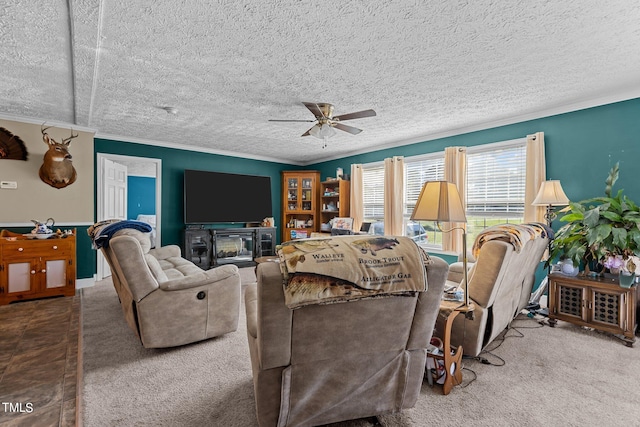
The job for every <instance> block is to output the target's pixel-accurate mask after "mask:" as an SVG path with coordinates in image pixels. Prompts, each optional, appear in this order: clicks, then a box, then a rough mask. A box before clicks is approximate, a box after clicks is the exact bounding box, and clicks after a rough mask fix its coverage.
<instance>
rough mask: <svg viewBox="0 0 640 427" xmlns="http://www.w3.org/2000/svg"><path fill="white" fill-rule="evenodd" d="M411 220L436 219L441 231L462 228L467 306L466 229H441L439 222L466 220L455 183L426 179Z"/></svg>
mask: <svg viewBox="0 0 640 427" xmlns="http://www.w3.org/2000/svg"><path fill="white" fill-rule="evenodd" d="M411 220H415V221H436V224H437V226H438V229H439V230H440V231H441V232H443V233H449V232H451V231H453V230H462V269H463V275H464V279H463V289H464V305H465V307H466V308H468V307H469V281H468V280H467V230H465V228H464V227H453V228H450V229H449V230H443V229H442V227H441V226H440V222H467V217H466V215H465V212H464V208H463V207H462V200H461V199H460V194H459V193H458V188H457V187H456V185H455V184H453V183H450V182H447V181H427V182H425V183H424V186H423V187H422V190H421V191H420V196H419V197H418V201H417V202H416V206H415V207H414V208H413V213H412V214H411Z"/></svg>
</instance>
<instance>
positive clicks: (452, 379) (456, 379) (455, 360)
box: [427, 300, 474, 395]
mask: <svg viewBox="0 0 640 427" xmlns="http://www.w3.org/2000/svg"><path fill="white" fill-rule="evenodd" d="M473 309H474V306H473V304H469V306H465V305H463V303H462V302H460V301H445V300H443V301H442V302H441V303H440V313H439V314H438V316H440V317H442V318H443V319H445V322H446V323H445V326H444V337H442V352H443V354H442V355H439V354H434V353H427V356H429V357H431V358H433V361H434V363H435V365H436V366H437V365H438V363H439V361H442V362H443V363H444V383H443V384H442V392H443V394H445V395H446V394H449V393H450V392H451V389H452V388H453V386H454V385H458V384H461V383H462V353H463V352H462V346H458V348H455V349H454V348H451V325H452V324H453V321H454V320H455V318H456V317H457V316H458V314H460V313H464V314H465V315H468V314H469V313H472V312H473ZM429 375H431V374H430V373H429Z"/></svg>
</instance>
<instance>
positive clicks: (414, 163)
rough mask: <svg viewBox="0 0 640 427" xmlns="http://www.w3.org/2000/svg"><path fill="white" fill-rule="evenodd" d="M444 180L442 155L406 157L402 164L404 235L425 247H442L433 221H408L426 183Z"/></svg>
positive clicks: (439, 235)
mask: <svg viewBox="0 0 640 427" xmlns="http://www.w3.org/2000/svg"><path fill="white" fill-rule="evenodd" d="M443 179H444V153H442V152H439V153H433V154H430V155H426V156H415V157H406V158H405V162H404V183H405V193H404V210H403V214H404V215H403V216H404V223H405V229H406V235H407V236H409V237H411V238H413V239H414V240H416V242H418V244H420V245H422V246H425V247H438V248H441V247H442V235H441V233H440V230H438V227H437V225H436V223H435V221H432V222H427V221H420V223H414V222H412V221H410V220H409V218H410V217H411V213H412V212H413V208H414V207H415V206H416V203H417V202H418V197H419V196H420V191H422V187H423V185H424V183H425V182H427V181H441V180H443Z"/></svg>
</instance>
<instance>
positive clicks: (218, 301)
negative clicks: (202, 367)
mask: <svg viewBox="0 0 640 427" xmlns="http://www.w3.org/2000/svg"><path fill="white" fill-rule="evenodd" d="M150 245H151V244H150V240H149V235H148V233H142V232H140V231H138V230H134V229H127V228H125V229H122V230H120V231H117V232H116V233H115V234H114V235H113V237H111V238H110V240H109V241H108V244H107V245H106V246H103V247H102V248H101V250H102V252H103V253H104V255H105V257H106V259H107V262H108V263H109V266H110V267H111V273H112V279H113V285H114V286H115V288H116V291H117V293H118V297H119V299H120V304H121V305H122V310H123V312H124V316H125V319H126V321H127V323H128V324H129V326H130V327H131V329H132V330H133V331H134V332H135V333H136V335H137V336H138V337H139V338H140V340H141V342H142V345H143V346H144V347H147V348H159V347H174V346H179V345H183V344H188V343H192V342H196V341H201V340H205V339H208V338H212V337H215V336H219V335H222V334H225V333H228V332H233V331H235V330H236V329H237V328H238V315H239V311H240V275H239V273H238V267H236V266H235V265H225V266H221V267H217V268H213V269H211V270H207V271H205V270H202V269H200V268H199V267H197V266H196V265H195V264H193V263H191V262H190V261H187V260H186V259H184V258H182V257H181V256H180V254H181V252H180V248H179V247H178V246H175V245H170V246H164V247H160V248H158V249H150Z"/></svg>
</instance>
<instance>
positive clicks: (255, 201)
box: [184, 169, 272, 224]
mask: <svg viewBox="0 0 640 427" xmlns="http://www.w3.org/2000/svg"><path fill="white" fill-rule="evenodd" d="M270 216H272V210H271V177H268V176H257V175H241V174H233V173H222V172H210V171H198V170H190V169H187V170H185V171H184V222H185V223H186V224H213V223H221V222H226V223H235V222H261V221H262V220H263V219H264V218H267V217H270Z"/></svg>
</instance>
